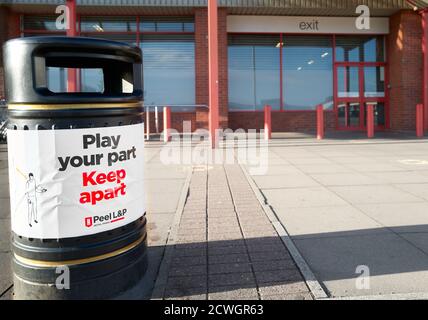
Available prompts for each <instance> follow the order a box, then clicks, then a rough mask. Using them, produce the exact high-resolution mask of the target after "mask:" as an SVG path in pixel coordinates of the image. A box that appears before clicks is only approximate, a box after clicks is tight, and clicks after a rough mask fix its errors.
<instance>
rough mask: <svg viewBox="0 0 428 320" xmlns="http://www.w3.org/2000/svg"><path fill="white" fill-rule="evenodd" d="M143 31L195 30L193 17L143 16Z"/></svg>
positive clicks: (141, 23)
mask: <svg viewBox="0 0 428 320" xmlns="http://www.w3.org/2000/svg"><path fill="white" fill-rule="evenodd" d="M140 31H141V32H194V31H195V24H194V22H193V18H192V17H141V18H140Z"/></svg>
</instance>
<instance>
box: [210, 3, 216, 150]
mask: <svg viewBox="0 0 428 320" xmlns="http://www.w3.org/2000/svg"><path fill="white" fill-rule="evenodd" d="M208 70H209V71H208V82H209V129H210V137H211V147H212V148H216V147H217V146H218V137H217V135H216V130H217V129H218V127H219V111H218V108H219V106H218V101H219V100H218V7H217V0H208Z"/></svg>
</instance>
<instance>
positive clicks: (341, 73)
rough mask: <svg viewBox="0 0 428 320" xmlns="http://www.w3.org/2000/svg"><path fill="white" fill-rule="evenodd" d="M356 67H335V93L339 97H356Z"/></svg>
mask: <svg viewBox="0 0 428 320" xmlns="http://www.w3.org/2000/svg"><path fill="white" fill-rule="evenodd" d="M359 88H360V87H359V75H358V67H338V68H337V95H338V97H339V98H357V97H359V95H360V92H359Z"/></svg>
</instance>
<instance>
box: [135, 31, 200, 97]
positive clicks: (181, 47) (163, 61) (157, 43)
mask: <svg viewBox="0 0 428 320" xmlns="http://www.w3.org/2000/svg"><path fill="white" fill-rule="evenodd" d="M141 40H142V42H141V43H140V46H141V49H142V51H143V68H144V104H145V105H194V104H195V44H194V37H193V36H187V35H176V36H164V35H144V36H143V37H142V39H141Z"/></svg>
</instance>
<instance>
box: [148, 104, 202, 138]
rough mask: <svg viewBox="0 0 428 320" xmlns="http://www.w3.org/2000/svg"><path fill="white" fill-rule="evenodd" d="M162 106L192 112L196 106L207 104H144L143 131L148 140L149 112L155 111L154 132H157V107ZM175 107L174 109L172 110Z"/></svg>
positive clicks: (200, 106)
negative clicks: (144, 118)
mask: <svg viewBox="0 0 428 320" xmlns="http://www.w3.org/2000/svg"><path fill="white" fill-rule="evenodd" d="M163 107H170V108H171V111H172V112H174V111H177V110H179V112H193V111H195V109H196V108H207V109H208V106H207V105H206V104H176V105H174V104H168V105H153V104H152V105H150V104H144V112H145V114H146V124H145V133H146V140H147V141H148V140H150V112H154V113H155V130H156V134H159V108H161V109H163ZM151 108H153V111H150V109H151ZM174 109H175V110H174Z"/></svg>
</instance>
